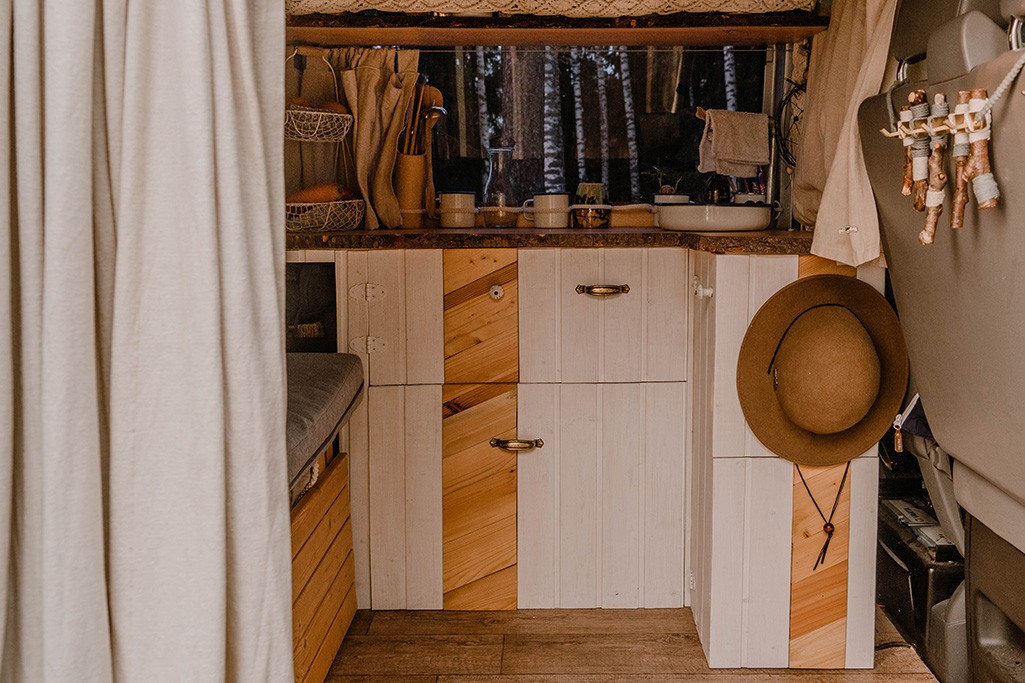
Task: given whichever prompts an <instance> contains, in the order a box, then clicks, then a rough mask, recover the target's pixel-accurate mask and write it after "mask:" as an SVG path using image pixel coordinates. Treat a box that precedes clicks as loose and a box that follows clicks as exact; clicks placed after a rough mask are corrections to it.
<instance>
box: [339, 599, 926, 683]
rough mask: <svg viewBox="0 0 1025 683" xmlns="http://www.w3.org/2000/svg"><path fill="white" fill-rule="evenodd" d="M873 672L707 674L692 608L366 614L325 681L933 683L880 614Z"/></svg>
mask: <svg viewBox="0 0 1025 683" xmlns="http://www.w3.org/2000/svg"><path fill="white" fill-rule="evenodd" d="M876 643H877V645H886V646H887V647H885V648H884V649H880V650H878V651H877V652H876V658H875V665H876V666H875V669H873V670H864V671H825V670H802V671H796V670H791V671H786V670H779V669H709V668H708V666H707V665H706V663H705V657H704V655H703V654H702V651H701V644H700V643H699V642H698V636H697V632H696V629H695V627H694V620H693V618H692V617H691V612H690V610H689V609H647V610H519V611H511V612H426V611H418V612H369V611H365V610H364V611H360V612H358V613H357V615H356V618H355V619H354V621H353V623H352V627H351V628H350V630H349V634H348V635H347V636H346V638H345V642H344V643H342V647H341V650H339V652H338V656H337V657H336V658H335V661H334V664H333V665H332V667H331V672H330V674H329V675H328V678H327V681H328V683H604V682H610V681H611V682H614V683H668V682H669V681H694V682H696V683H726V682H727V681H733V680H742V681H744V683H756V682H759V681H766V682H772V683H784V682H785V681H795V682H796V683H843V682H856V683H934V682H935V681H936V679H935V678H934V677H933V676H932V674H931V673H929V669H928V668H927V667H926V666H925V664H923V663H922V661H921V659H919V657H918V655H917V654H916V653H915V651H914V650H913V649H912V648H911V647H910V646H909V645H907V644H906V643H905V642H904V640H903V639H902V638H901V636H900V635H899V634H898V633H897V630H896V629H895V628H894V627H893V625H892V624H891V623H890V622H889V620H888V619H887V618H886V616H885V615H884V614H883V613H882V612H881V611H879V612H877V615H876Z"/></svg>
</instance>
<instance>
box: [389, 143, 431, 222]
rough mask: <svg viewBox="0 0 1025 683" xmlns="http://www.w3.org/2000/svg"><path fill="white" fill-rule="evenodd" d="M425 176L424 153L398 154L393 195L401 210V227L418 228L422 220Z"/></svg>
mask: <svg viewBox="0 0 1025 683" xmlns="http://www.w3.org/2000/svg"><path fill="white" fill-rule="evenodd" d="M426 177H427V155H426V154H399V155H398V157H397V158H396V159H395V173H394V175H393V176H392V179H393V182H394V184H395V196H396V197H397V198H398V200H399V209H400V210H401V211H402V227H403V228H420V227H423V222H424V209H425V207H424V183H425V181H426Z"/></svg>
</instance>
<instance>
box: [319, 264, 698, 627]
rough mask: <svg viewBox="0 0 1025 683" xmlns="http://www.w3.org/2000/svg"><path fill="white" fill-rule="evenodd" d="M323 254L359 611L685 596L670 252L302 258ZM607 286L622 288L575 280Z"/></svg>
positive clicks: (681, 376) (684, 427) (683, 320)
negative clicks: (343, 382)
mask: <svg viewBox="0 0 1025 683" xmlns="http://www.w3.org/2000/svg"><path fill="white" fill-rule="evenodd" d="M327 255H330V258H331V259H332V260H333V261H334V264H335V274H336V285H337V292H338V294H337V302H338V318H339V326H338V329H339V332H338V334H339V345H340V347H342V348H347V349H349V350H350V351H352V352H355V353H358V354H359V355H360V356H361V357H362V358H363V360H364V362H365V365H366V368H367V371H368V372H367V376H368V384H369V387H368V391H367V400H366V401H365V403H364V405H363V406H362V407H361V411H360V412H358V413H357V414H356V415H355V416H354V417H353V419H352V421H351V422H350V424H349V426H348V429H347V433H346V446H347V447H348V449H349V452H350V459H351V488H352V529H353V542H354V555H355V575H356V588H357V598H358V602H359V605H360V607H372V608H374V609H441V608H443V607H444V608H448V609H512V608H515V607H517V606H519V607H557V606H572V607H642V606H647V607H674V606H682V605H683V604H684V602H685V600H686V597H687V592H686V590H685V588H686V586H685V578H686V575H687V573H686V571H685V565H686V552H685V548H686V541H685V533H686V531H685V529H686V524H685V511H686V499H687V497H688V489H687V487H686V477H687V466H686V447H687V439H688V435H689V421H688V410H687V393H688V390H687V383H686V379H687V370H688V367H689V364H688V361H687V358H688V355H687V354H688V343H689V339H688V337H689V335H688V333H687V329H688V328H687V326H688V308H689V303H690V302H689V296H690V295H689V284H688V283H689V278H688V272H687V271H688V260H687V252H686V250H684V249H677V248H652V249H540V250H533V249H521V250H515V249H479V250H474V249H459V250H446V251H442V250H347V251H336V252H312V251H311V252H305V258H306V259H307V260H309V259H310V258H311V257H315V258H318V259H321V260H323V259H326V258H327V257H328V256H327ZM604 284H613V285H627V286H628V288H629V291H628V292H624V293H622V294H616V295H612V296H593V295H591V294H588V293H586V289H585V292H584V293H578V292H577V286H578V285H583V286H584V287H585V288H586V287H587V286H589V285H604ZM595 294H600V292H595ZM493 438H498V439H510V438H521V439H536V438H540V439H542V440H543V441H544V446H543V447H541V448H534V449H532V450H529V451H525V452H521V453H519V454H516V453H513V452H509V451H506V450H503V449H501V448H495V447H493V446H492V445H491V440H492V439H493Z"/></svg>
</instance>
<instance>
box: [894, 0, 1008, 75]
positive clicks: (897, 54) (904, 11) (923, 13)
mask: <svg viewBox="0 0 1025 683" xmlns="http://www.w3.org/2000/svg"><path fill="white" fill-rule="evenodd" d="M1005 6H1013V9H1018V10H1020V11H1021V12H1022V13H1023V14H1025V0H901V1H900V7H899V8H898V9H897V19H896V22H895V24H894V27H893V39H892V40H891V41H890V55H891V56H892V57H894V58H895V59H899V60H902V61H907V62H914V61H916V60H918V59H921V58H922V57H925V53H926V49H927V47H928V44H929V34H931V33H932V32H933V31H934V30H936V29H937V28H939V27H940V26H941V25H942V24H944V23H946V22H947V21H950V20H951V19H953V18H954V17H956V16H959V15H961V14H965V13H967V12H971V11H972V10H978V11H979V12H982V13H983V14H985V15H986V16H988V17H989V18H990V19H992V20H993V21H995V22H997V23H998V24H1000V25H1001V26H1004V25H1005V24H1006V22H1005V21H1004V19H1003V17H1004V16H1010V15H1008V14H1007V13H1006V11H1004V12H1003V13H1002V10H1004V9H1005Z"/></svg>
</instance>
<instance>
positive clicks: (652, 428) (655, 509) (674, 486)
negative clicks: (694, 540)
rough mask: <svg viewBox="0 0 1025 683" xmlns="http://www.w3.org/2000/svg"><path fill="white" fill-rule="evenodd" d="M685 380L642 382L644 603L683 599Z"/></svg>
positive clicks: (679, 604)
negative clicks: (683, 381)
mask: <svg viewBox="0 0 1025 683" xmlns="http://www.w3.org/2000/svg"><path fill="white" fill-rule="evenodd" d="M685 392H686V385H685V384H683V383H682V382H680V383H669V382H666V383H654V384H642V385H641V394H642V401H641V406H642V412H641V419H643V420H644V430H645V435H644V445H645V451H644V483H643V488H642V490H641V505H642V506H643V510H644V535H643V536H642V537H641V540H642V543H643V546H644V582H643V583H644V594H643V596H642V599H641V605H640V606H643V607H682V606H683V603H684V593H685V590H684V584H685V575H684V545H683V542H684V533H683V518H684V509H685V506H684V491H685V488H684V449H685V448H686V434H687V432H688V430H687V426H688V421H687V417H686V416H687V405H686V393H685Z"/></svg>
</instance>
